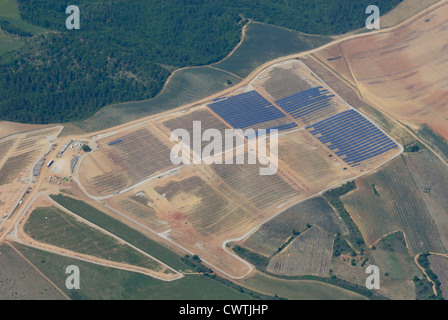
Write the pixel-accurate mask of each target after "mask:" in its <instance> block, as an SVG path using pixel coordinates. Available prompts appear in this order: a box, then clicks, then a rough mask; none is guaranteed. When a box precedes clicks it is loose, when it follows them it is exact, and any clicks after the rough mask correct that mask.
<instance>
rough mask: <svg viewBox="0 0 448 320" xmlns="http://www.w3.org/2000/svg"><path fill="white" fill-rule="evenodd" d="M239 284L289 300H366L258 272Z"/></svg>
mask: <svg viewBox="0 0 448 320" xmlns="http://www.w3.org/2000/svg"><path fill="white" fill-rule="evenodd" d="M240 284H241V285H242V286H245V287H248V288H250V289H252V290H255V291H258V292H262V293H265V294H270V295H276V294H277V295H278V296H280V297H285V298H287V299H290V300H366V298H365V297H364V296H362V295H360V294H357V293H355V292H352V291H348V290H345V289H342V288H339V287H336V286H333V285H331V284H327V283H323V282H319V281H313V280H285V279H278V278H274V277H271V276H268V275H266V274H263V273H260V272H257V273H256V274H255V275H254V276H252V277H250V278H248V279H245V280H243V281H240Z"/></svg>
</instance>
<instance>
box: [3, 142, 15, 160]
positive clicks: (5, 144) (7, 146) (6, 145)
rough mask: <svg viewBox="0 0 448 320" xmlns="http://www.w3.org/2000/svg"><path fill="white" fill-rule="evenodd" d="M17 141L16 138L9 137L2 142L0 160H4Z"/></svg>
mask: <svg viewBox="0 0 448 320" xmlns="http://www.w3.org/2000/svg"><path fill="white" fill-rule="evenodd" d="M15 141H16V139H8V140H5V141H2V142H0V161H2V160H3V158H4V157H5V156H6V154H7V153H8V151H9V150H10V149H11V147H12V146H13V145H14V142H15Z"/></svg>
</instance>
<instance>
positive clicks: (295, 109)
mask: <svg viewBox="0 0 448 320" xmlns="http://www.w3.org/2000/svg"><path fill="white" fill-rule="evenodd" d="M333 97H334V95H331V94H330V92H329V91H328V90H326V89H324V88H323V87H315V88H311V89H308V90H304V91H302V92H299V93H296V94H293V95H291V96H289V97H286V98H283V99H279V100H277V101H275V103H276V104H277V105H278V106H279V107H280V108H282V109H283V110H284V111H285V112H287V113H288V114H289V115H290V116H291V117H293V118H294V119H301V118H304V117H305V116H307V115H309V114H311V113H313V112H317V111H320V110H322V109H325V108H328V107H330V106H331V105H332V101H333Z"/></svg>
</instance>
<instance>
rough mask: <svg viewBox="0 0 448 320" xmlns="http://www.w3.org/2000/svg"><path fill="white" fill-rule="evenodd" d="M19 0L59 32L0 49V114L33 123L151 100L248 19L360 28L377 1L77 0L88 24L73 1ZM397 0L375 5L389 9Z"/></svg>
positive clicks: (222, 47) (209, 58) (224, 44)
mask: <svg viewBox="0 0 448 320" xmlns="http://www.w3.org/2000/svg"><path fill="white" fill-rule="evenodd" d="M17 1H18V4H19V9H20V13H21V17H22V19H24V20H26V21H28V22H30V23H32V24H35V25H38V26H41V27H45V28H47V29H49V30H53V31H55V32H49V33H46V34H45V35H39V36H35V37H33V38H31V39H29V40H27V41H26V44H25V45H24V46H22V47H21V48H20V50H19V51H18V52H15V53H13V54H12V55H11V54H9V55H8V57H6V56H4V57H0V119H6V120H12V121H20V122H32V123H49V122H65V121H73V120H80V119H84V118H87V117H89V116H91V115H92V114H93V113H94V112H96V111H98V110H99V108H101V107H103V106H105V105H107V104H111V103H116V102H122V101H128V100H142V99H148V98H151V97H153V96H155V95H156V94H157V93H158V92H159V91H160V90H161V88H162V86H163V84H164V82H165V81H166V79H167V77H168V76H169V74H170V72H169V70H172V69H173V67H184V66H192V65H204V64H209V63H212V62H215V61H218V60H220V59H222V58H223V57H225V55H227V54H228V53H229V52H230V51H231V50H232V48H233V47H234V46H235V45H236V44H237V43H238V41H239V36H240V31H241V27H242V26H243V24H244V23H245V22H246V21H247V19H248V18H250V19H254V20H257V21H261V22H268V23H272V24H276V25H279V26H284V27H288V28H291V29H295V30H299V31H303V32H307V33H319V34H338V33H344V32H347V31H349V30H352V29H355V28H358V27H361V26H362V25H363V23H364V21H365V19H366V14H365V8H366V7H367V5H369V4H370V0H359V1H352V0H337V1H336V0H334V1H328V0H303V1H289V0H219V1H218V0H133V1H128V0H78V1H76V2H77V3H76V4H77V5H78V6H79V8H80V12H81V29H80V30H67V29H66V28H65V19H66V18H67V16H68V15H67V14H66V13H65V9H66V7H67V4H66V3H61V1H59V0H39V1H26V0H17ZM400 1H401V0H382V1H377V4H378V5H379V7H380V8H381V10H382V13H384V12H386V11H388V10H390V9H391V8H392V7H394V6H395V5H397V4H398V3H399V2H400ZM70 4H72V3H70ZM4 25H5V28H8V27H9V28H10V31H11V30H14V29H13V28H12V27H13V26H9V25H6V24H4ZM15 31H16V32H18V31H17V30H15ZM22 36H27V35H22Z"/></svg>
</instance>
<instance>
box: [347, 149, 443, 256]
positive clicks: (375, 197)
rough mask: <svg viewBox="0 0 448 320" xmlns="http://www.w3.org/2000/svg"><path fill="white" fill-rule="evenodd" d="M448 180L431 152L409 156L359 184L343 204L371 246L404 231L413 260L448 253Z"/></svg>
mask: <svg viewBox="0 0 448 320" xmlns="http://www.w3.org/2000/svg"><path fill="white" fill-rule="evenodd" d="M447 177H448V169H447V168H446V167H445V166H444V165H443V164H442V162H441V161H440V160H439V159H437V158H436V157H435V155H434V154H432V153H430V152H429V151H428V150H422V151H420V152H418V153H409V154H404V155H403V156H402V157H401V158H397V159H395V160H393V161H392V162H391V163H389V164H387V165H386V166H385V167H384V169H382V170H380V171H378V172H377V173H375V174H373V175H370V176H367V177H363V178H361V179H358V180H357V185H358V190H357V191H356V192H353V193H351V194H349V195H347V196H345V197H344V198H343V201H344V205H345V207H346V208H347V210H348V211H349V212H350V214H351V215H352V217H353V219H354V220H355V222H356V223H357V225H358V226H359V228H360V230H361V232H362V234H363V236H364V237H365V240H366V242H367V244H369V245H372V244H374V243H375V242H376V241H377V240H378V239H380V238H381V237H383V236H384V235H387V234H390V233H393V232H395V231H403V232H404V234H405V239H406V243H407V245H408V247H409V249H410V251H411V253H412V254H416V253H418V252H427V251H431V252H440V253H445V252H447V250H448V247H447V244H448V242H447V228H448V213H447V211H446V208H447V205H446V196H445V195H446V190H448V189H447V188H448V185H447ZM373 186H374V188H373ZM375 190H376V192H375Z"/></svg>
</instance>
